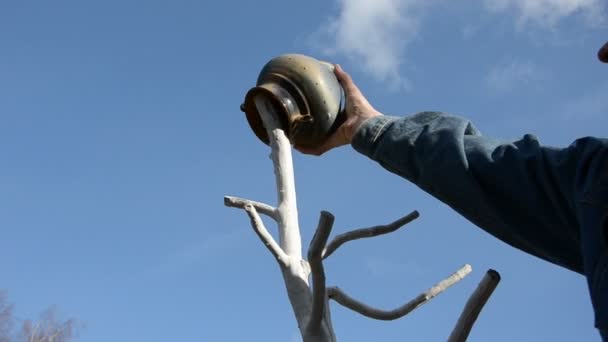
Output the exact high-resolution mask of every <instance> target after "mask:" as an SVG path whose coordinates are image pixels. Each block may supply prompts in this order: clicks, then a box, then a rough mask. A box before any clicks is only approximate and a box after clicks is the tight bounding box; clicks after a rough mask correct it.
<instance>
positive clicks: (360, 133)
mask: <svg viewBox="0 0 608 342" xmlns="http://www.w3.org/2000/svg"><path fill="white" fill-rule="evenodd" d="M398 119H399V118H398V117H394V116H388V115H378V116H375V117H373V118H370V119H367V120H366V121H364V122H363V123H362V124H361V126H359V128H358V129H357V131H356V132H355V135H354V136H353V140H352V142H351V145H352V146H353V148H354V149H355V150H357V152H359V153H361V154H364V155H366V156H370V155H371V153H372V152H373V149H374V148H373V147H374V144H375V143H376V141H378V138H380V136H382V133H384V131H386V129H387V128H388V127H389V126H390V124H391V123H393V122H395V121H396V120H398Z"/></svg>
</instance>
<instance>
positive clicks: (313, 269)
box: [224, 96, 500, 342]
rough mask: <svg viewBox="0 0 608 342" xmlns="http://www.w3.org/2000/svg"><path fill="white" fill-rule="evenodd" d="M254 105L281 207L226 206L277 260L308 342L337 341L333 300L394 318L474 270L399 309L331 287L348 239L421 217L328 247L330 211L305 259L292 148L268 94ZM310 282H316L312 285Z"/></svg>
mask: <svg viewBox="0 0 608 342" xmlns="http://www.w3.org/2000/svg"><path fill="white" fill-rule="evenodd" d="M255 105H256V107H257V109H258V112H259V113H260V116H261V118H262V121H263V123H264V127H265V128H266V131H267V133H268V137H269V140H270V148H271V151H272V152H271V158H272V162H273V164H274V173H275V178H276V186H277V194H278V205H277V206H276V207H273V206H271V205H268V204H265V203H260V202H257V201H253V200H248V199H242V198H238V197H231V196H226V197H224V204H225V205H226V206H228V207H234V208H241V209H244V210H245V212H246V213H247V215H248V216H249V218H250V220H251V225H252V227H253V229H254V231H255V233H256V234H257V235H258V237H259V238H260V240H261V241H262V242H263V243H264V245H265V246H266V248H267V249H268V250H269V251H270V253H271V254H272V255H273V256H274V258H275V259H276V261H277V262H278V264H279V267H280V269H281V272H282V274H283V279H284V281H285V287H286V289H287V296H288V297H289V301H290V303H291V306H292V308H293V312H294V314H295V318H296V321H297V323H298V328H299V330H300V333H301V335H302V340H303V342H335V341H337V339H336V335H335V333H334V329H333V326H332V322H331V315H330V307H329V300H330V299H331V300H334V301H336V302H338V303H339V304H341V305H343V306H345V307H347V308H349V309H351V310H353V311H355V312H358V313H359V314H362V315H364V316H367V317H370V318H373V319H379V320H394V319H397V318H400V317H403V316H405V315H407V314H408V313H410V312H412V311H413V310H414V309H416V308H417V307H419V306H421V305H423V304H425V303H426V302H428V301H429V300H431V299H432V298H434V297H435V296H437V295H438V294H440V293H441V292H443V291H444V290H446V289H447V288H448V287H450V286H452V285H453V284H455V283H457V282H458V281H460V280H461V279H462V278H464V277H465V276H467V275H468V274H469V273H470V272H471V270H472V268H471V266H470V265H464V266H463V267H462V268H460V269H459V270H457V271H456V272H454V273H453V274H452V275H450V276H449V277H447V278H445V279H444V280H442V281H440V282H439V283H437V284H436V285H435V286H433V287H431V288H429V289H428V290H426V291H424V292H423V293H421V294H419V295H418V296H417V297H415V298H414V299H412V300H411V301H409V302H407V303H405V304H404V305H402V306H400V307H398V308H396V309H394V310H380V309H376V308H373V307H371V306H368V305H366V304H364V303H362V302H360V301H358V300H356V299H354V298H352V297H350V296H349V295H347V294H346V293H345V292H344V291H342V290H341V289H339V288H338V287H327V286H326V283H325V271H324V269H323V260H324V259H325V258H327V257H329V256H330V255H331V254H332V253H333V252H335V251H336V250H337V249H338V248H339V247H340V246H342V245H343V244H344V243H347V242H349V241H353V240H357V239H362V238H370V237H374V236H378V235H383V234H388V233H391V232H394V231H396V230H398V229H399V228H401V227H403V226H404V225H405V224H407V223H409V222H411V221H413V220H414V219H416V218H418V216H419V214H418V212H416V211H414V212H412V213H410V214H409V215H406V216H404V217H402V218H400V219H398V220H396V221H394V222H392V223H390V224H387V225H380V226H375V227H370V228H364V229H358V230H353V231H350V232H347V233H344V234H340V235H338V236H336V237H335V238H334V239H333V240H332V241H331V242H329V243H328V240H329V236H330V233H331V229H332V226H333V221H334V217H333V215H332V214H331V213H329V212H327V211H322V212H321V217H320V218H319V224H318V227H317V230H316V232H315V234H314V237H313V239H312V241H311V243H310V245H309V248H308V255H307V259H303V258H302V242H301V236H300V228H299V224H298V210H297V206H296V190H295V182H294V172H293V162H292V157H291V144H290V141H289V139H288V138H287V136H286V135H285V132H284V131H283V129H282V128H281V126H280V123H279V119H278V116H277V114H276V112H275V110H274V108H273V107H272V104H271V102H270V101H268V100H267V99H265V98H264V97H263V96H258V97H256V98H255ZM260 215H266V216H268V217H270V218H271V219H273V220H274V221H276V223H277V226H278V236H279V242H278V243H277V242H276V241H275V239H274V238H273V236H272V235H271V234H270V233H269V232H268V230H267V229H266V227H265V225H264V223H263V221H262V219H261V216H260ZM310 278H312V284H311V281H310V280H309V279H310ZM499 281H500V276H499V274H498V273H497V272H496V271H493V270H489V271H488V272H487V273H486V275H485V277H484V278H483V280H482V281H481V283H480V284H479V286H478V287H477V289H476V290H475V291H474V293H473V294H472V295H471V297H470V298H469V300H468V302H467V304H466V305H465V308H464V310H463V312H462V314H461V316H460V318H459V319H458V322H457V324H456V326H455V328H454V329H453V331H452V334H451V335H450V337H449V339H448V340H449V341H452V342H453V341H465V340H466V338H467V336H468V335H469V332H470V330H471V328H472V326H473V324H474V322H475V320H476V318H477V316H478V314H479V312H480V311H481V309H482V307H483V305H484V304H485V303H486V302H487V300H488V298H489V296H490V295H491V294H492V292H493V291H494V289H495V288H496V286H497V284H498V282H499Z"/></svg>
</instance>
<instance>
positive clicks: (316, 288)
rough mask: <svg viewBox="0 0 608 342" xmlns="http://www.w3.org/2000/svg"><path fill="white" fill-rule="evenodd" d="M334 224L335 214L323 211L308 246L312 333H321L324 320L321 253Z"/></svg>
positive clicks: (323, 273) (310, 324)
mask: <svg viewBox="0 0 608 342" xmlns="http://www.w3.org/2000/svg"><path fill="white" fill-rule="evenodd" d="M333 224H334V216H333V215H332V214H331V213H329V212H327V211H322V212H321V217H320V218H319V225H318V226H317V231H316V232H315V235H314V236H313V238H312V241H311V242H310V246H309V248H308V263H309V264H310V272H311V274H312V285H313V293H312V310H311V313H310V320H309V321H308V326H307V330H308V331H309V332H310V333H311V334H312V335H317V334H318V333H319V331H320V329H321V321H322V320H323V314H324V312H325V300H326V298H325V296H326V293H325V270H324V269H323V258H322V257H321V253H322V252H323V248H325V244H326V243H327V240H328V239H329V234H330V233H331V228H332V227H333Z"/></svg>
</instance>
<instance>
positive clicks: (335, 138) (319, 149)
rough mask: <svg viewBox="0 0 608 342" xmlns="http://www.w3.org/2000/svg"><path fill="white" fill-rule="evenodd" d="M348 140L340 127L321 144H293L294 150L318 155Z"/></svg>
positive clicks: (346, 142) (344, 143)
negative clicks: (310, 145)
mask: <svg viewBox="0 0 608 342" xmlns="http://www.w3.org/2000/svg"><path fill="white" fill-rule="evenodd" d="M348 143H349V142H348V140H347V139H346V136H345V135H344V131H343V130H342V129H338V131H336V132H335V133H334V134H332V135H331V136H330V137H329V138H327V140H325V141H324V142H323V143H322V144H321V145H319V146H315V147H312V148H311V147H300V146H294V147H295V149H296V150H298V151H300V152H302V153H304V154H311V155H315V156H320V155H322V154H323V153H325V152H327V151H329V150H331V149H333V148H335V147H339V146H342V145H346V144H348Z"/></svg>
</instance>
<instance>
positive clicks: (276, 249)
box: [245, 204, 289, 267]
mask: <svg viewBox="0 0 608 342" xmlns="http://www.w3.org/2000/svg"><path fill="white" fill-rule="evenodd" d="M245 211H246V212H247V214H248V215H249V218H250V219H251V226H252V227H253V230H255V233H256V234H257V235H258V237H259V238H260V240H262V242H263V243H264V245H265V246H266V248H268V250H269V251H270V253H272V255H274V257H275V258H276V259H277V261H278V262H279V264H281V266H284V267H287V266H289V257H288V256H287V254H285V252H283V250H282V249H281V247H280V246H279V245H278V244H277V243H276V241H274V238H273V237H272V235H270V233H269V232H268V230H267V229H266V226H264V222H262V218H261V217H260V214H258V212H257V210H256V209H255V207H254V206H253V205H251V204H246V205H245Z"/></svg>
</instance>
